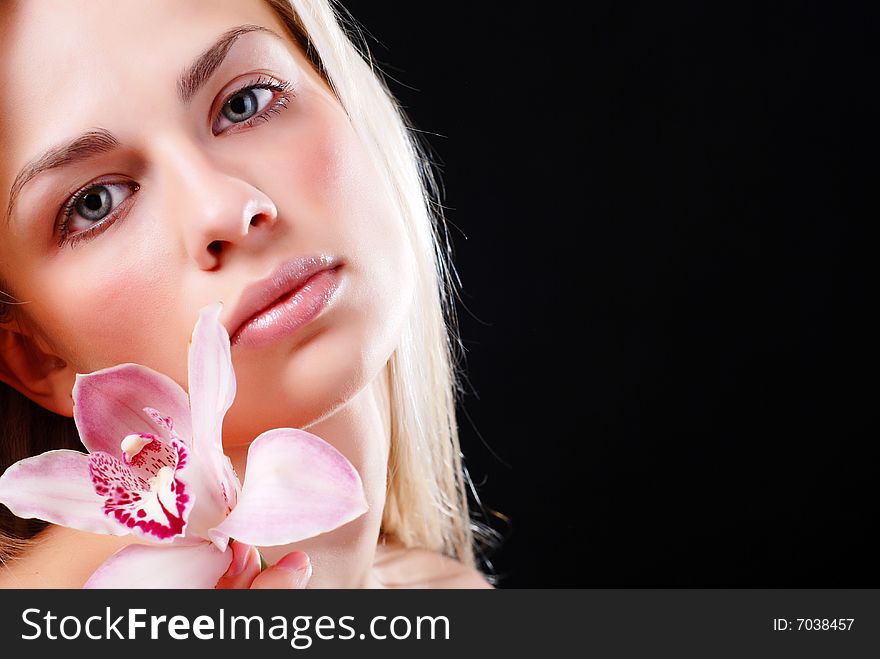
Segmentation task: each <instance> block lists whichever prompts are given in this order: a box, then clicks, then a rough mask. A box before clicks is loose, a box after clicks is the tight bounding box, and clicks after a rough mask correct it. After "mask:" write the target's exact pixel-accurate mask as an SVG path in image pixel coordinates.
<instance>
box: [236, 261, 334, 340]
mask: <svg viewBox="0 0 880 659" xmlns="http://www.w3.org/2000/svg"><path fill="white" fill-rule="evenodd" d="M341 265H342V263H341V262H340V261H339V260H338V259H336V258H334V257H332V256H328V255H326V254H320V255H318V256H304V257H300V258H297V259H293V260H291V261H285V262H284V263H282V264H281V265H279V266H278V267H277V268H275V270H274V271H273V272H272V274H270V275H269V276H268V277H266V278H265V279H261V280H259V281H256V282H254V283H252V284H250V285H249V286H248V287H247V288H245V289H244V291H243V292H242V294H241V297H240V298H239V301H238V304H237V305H236V306H235V308H234V309H233V310H232V313H231V314H230V315H229V318H228V320H227V322H226V323H224V324H225V325H226V328H227V331H228V332H229V338H230V341H231V343H232V345H233V346H234V345H235V344H236V339H237V338H238V335H239V333H240V332H241V330H242V328H243V327H244V325H245V324H246V323H248V322H249V321H250V320H252V319H253V318H254V317H255V316H259V315H260V314H261V313H263V312H264V311H267V310H268V309H269V308H270V307H272V306H274V305H275V303H276V302H279V301H281V299H282V298H286V297H288V296H289V295H291V294H292V293H294V292H295V291H297V290H298V289H300V288H302V286H303V285H304V284H305V283H306V282H307V281H308V280H309V279H311V278H312V277H314V276H315V275H316V274H318V273H320V272H324V271H325V270H333V269H335V268H338V267H339V266H341Z"/></svg>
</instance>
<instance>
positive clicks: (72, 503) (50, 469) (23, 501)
mask: <svg viewBox="0 0 880 659" xmlns="http://www.w3.org/2000/svg"><path fill="white" fill-rule="evenodd" d="M0 503H2V504H3V505H5V506H6V507H7V508H9V510H10V511H12V513H13V514H15V515H17V516H18V517H21V518H23V519H28V518H31V517H36V518H37V519H42V520H44V521H46V522H51V523H53V524H59V525H61V526H68V527H70V528H72V529H79V530H81V531H89V532H91V533H102V534H108V535H126V534H127V533H128V532H129V530H128V529H127V528H126V527H125V526H122V525H120V524H119V523H117V522H116V521H115V520H113V519H111V518H109V517H107V516H106V515H105V514H104V499H103V498H102V497H100V496H98V495H97V494H96V493H95V488H94V487H93V486H92V479H91V477H90V475H89V456H88V455H86V454H85V453H79V452H78V451H70V450H67V449H62V450H57V451H47V452H46V453H41V454H40V455H36V456H34V457H32V458H26V459H24V460H21V461H19V462H16V463H15V464H14V465H12V466H11V467H9V468H8V469H7V470H6V471H5V472H4V474H3V475H2V476H0Z"/></svg>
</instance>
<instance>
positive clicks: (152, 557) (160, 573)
mask: <svg viewBox="0 0 880 659" xmlns="http://www.w3.org/2000/svg"><path fill="white" fill-rule="evenodd" d="M231 562H232V550H229V551H226V552H221V551H218V550H217V549H216V548H215V547H214V545H212V544H210V543H207V542H203V543H200V544H198V545H192V546H188V547H176V546H175V547H168V546H164V547H151V546H149V545H127V546H125V547H123V548H122V549H120V550H119V551H118V552H116V553H115V554H113V556H111V557H110V558H108V559H107V560H106V561H104V563H103V564H102V565H101V566H100V567H99V568H98V569H97V570H95V572H94V573H93V574H92V576H91V577H89V580H88V581H87V582H86V583H85V585H84V586H83V588H214V586H216V585H217V581H218V580H219V579H220V577H222V576H223V574H224V573H225V572H226V570H227V569H229V564H230V563H231Z"/></svg>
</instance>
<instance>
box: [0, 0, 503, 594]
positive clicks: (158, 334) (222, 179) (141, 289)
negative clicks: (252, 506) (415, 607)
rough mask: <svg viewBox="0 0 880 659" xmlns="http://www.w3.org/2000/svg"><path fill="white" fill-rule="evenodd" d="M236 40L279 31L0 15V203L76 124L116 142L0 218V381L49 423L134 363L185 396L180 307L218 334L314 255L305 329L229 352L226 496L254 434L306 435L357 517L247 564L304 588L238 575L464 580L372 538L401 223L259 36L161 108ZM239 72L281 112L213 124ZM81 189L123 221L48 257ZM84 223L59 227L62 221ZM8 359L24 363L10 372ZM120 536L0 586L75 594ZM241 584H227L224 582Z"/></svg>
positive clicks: (29, 568)
mask: <svg viewBox="0 0 880 659" xmlns="http://www.w3.org/2000/svg"><path fill="white" fill-rule="evenodd" d="M246 24H253V25H260V26H263V27H266V28H269V29H271V30H273V31H275V32H276V33H278V34H279V35H285V30H284V27H283V25H282V23H281V22H280V20H279V19H278V18H277V17H276V16H275V14H274V13H272V11H271V10H270V9H269V8H268V7H267V6H266V5H265V4H263V3H262V2H259V1H258V0H252V1H247V0H243V1H241V2H234V3H226V2H224V3H216V2H213V1H197V2H185V3H180V2H178V1H176V0H154V1H151V2H150V4H149V11H146V10H145V7H144V5H143V3H142V2H137V1H133V0H126V1H124V2H121V1H120V0H70V1H66V2H64V3H57V2H53V1H52V0H28V1H26V2H4V3H3V8H2V12H0V36H2V39H0V44H2V45H0V49H2V60H0V61H2V62H3V64H2V67H0V75H2V86H3V88H4V89H6V90H9V92H10V93H7V94H5V95H4V97H3V99H2V100H0V103H2V105H3V107H2V118H3V119H2V121H0V149H2V153H3V154H4V159H3V161H2V164H0V208H3V209H5V208H6V206H7V204H8V202H9V189H10V185H11V184H12V181H13V179H14V177H15V175H16V173H17V172H18V171H19V169H20V168H21V167H22V166H23V165H24V164H25V163H26V162H29V161H31V160H32V159H33V158H35V157H36V156H37V155H39V154H41V153H42V152H43V151H45V150H46V149H47V148H49V147H52V146H54V145H57V144H59V143H62V142H64V141H66V140H68V139H70V138H72V137H74V136H76V135H78V134H80V133H81V132H83V131H86V130H94V129H95V128H103V129H106V130H109V131H111V132H112V133H113V134H115V135H116V136H118V138H119V139H120V141H121V142H122V145H123V146H122V148H121V149H120V150H119V151H118V152H115V153H111V154H103V155H101V156H99V157H97V158H95V159H93V160H90V161H88V162H87V163H80V164H76V165H72V166H70V167H66V168H57V169H53V170H51V171H49V172H46V173H44V174H42V175H41V176H39V177H38V178H36V179H33V180H32V181H30V182H29V183H28V184H27V185H26V186H25V187H24V188H23V189H22V191H21V193H20V195H19V196H18V200H17V204H16V210H15V213H14V214H13V217H12V218H11V221H10V222H9V224H8V225H7V224H6V223H5V222H3V220H2V218H0V278H2V279H4V280H5V282H6V283H7V284H8V290H9V292H11V293H12V294H14V295H15V297H16V298H17V299H18V300H20V301H23V302H25V304H23V305H22V306H20V307H19V310H20V311H22V312H23V313H22V314H21V315H20V320H21V321H22V322H16V323H8V324H6V325H4V326H0V338H2V339H3V341H2V342H0V345H4V346H6V348H5V352H3V353H0V362H2V368H0V377H2V379H3V380H4V381H6V382H7V383H8V384H11V385H12V386H14V387H16V388H17V389H19V390H20V391H22V392H23V393H25V395H28V396H29V397H31V398H32V399H33V400H36V401H37V402H39V403H40V404H41V405H43V406H44V407H47V408H48V409H51V410H53V411H55V412H57V413H59V414H63V415H66V416H71V415H72V401H71V397H70V391H71V388H72V386H73V382H74V376H75V374H76V373H78V372H79V373H88V372H91V371H94V370H97V369H100V368H105V367H109V366H113V365H115V364H119V363H124V362H136V363H140V364H143V365H145V366H148V367H150V368H152V369H155V370H157V371H159V372H162V373H165V374H167V375H168V376H170V377H172V378H173V379H175V380H176V381H177V382H178V383H179V384H181V386H184V387H185V386H186V351H187V346H188V340H189V337H190V334H191V332H192V328H193V325H194V323H195V320H196V318H197V315H198V311H199V309H200V308H202V307H203V306H205V305H207V304H209V303H211V302H213V301H216V300H221V301H223V302H224V312H223V314H222V316H221V321H224V322H227V323H228V318H229V315H230V314H231V312H232V309H233V308H234V307H235V304H236V303H237V301H238V300H239V298H240V296H241V294H242V291H243V290H244V289H245V287H246V286H247V285H248V284H251V283H252V282H254V281H257V280H259V279H263V278H265V277H267V276H268V275H269V274H270V273H271V272H272V271H273V270H274V269H275V268H276V267H277V266H278V265H279V264H281V263H282V262H284V261H287V260H289V259H291V258H295V257H299V256H303V255H318V254H327V255H331V256H333V257H335V258H337V259H339V260H340V261H341V262H342V264H343V265H342V268H341V269H340V271H339V273H340V275H341V286H340V289H339V291H338V292H337V295H336V297H335V300H334V302H333V304H332V305H331V306H330V307H328V308H327V309H325V311H324V313H323V314H322V315H321V316H320V317H318V318H317V319H316V320H314V321H313V322H311V323H310V324H309V325H307V326H305V327H303V328H301V329H300V330H299V331H297V332H295V333H293V334H291V335H288V336H286V337H284V338H283V339H281V340H279V341H277V342H275V343H273V344H271V345H269V346H266V347H261V348H240V347H237V346H236V347H234V348H233V366H234V368H235V373H236V379H237V382H238V393H237V396H236V400H235V403H234V404H233V406H232V408H231V409H230V411H229V413H228V414H227V416H226V418H225V421H224V433H223V441H224V447H225V450H226V452H227V454H228V455H229V456H230V458H231V459H232V461H233V465H234V467H235V469H236V471H237V472H238V474H239V477H240V478H241V479H242V480H243V479H244V476H245V458H246V452H247V447H248V444H249V442H250V441H252V439H253V438H255V437H256V436H257V435H258V434H260V433H261V432H263V431H265V430H268V429H271V428H276V427H300V428H304V429H307V430H309V431H310V432H313V433H315V434H317V435H318V436H320V437H322V438H323V439H325V440H326V441H328V442H330V443H331V444H333V445H334V446H335V447H336V448H337V449H338V450H339V451H340V452H342V453H343V454H344V455H345V456H346V457H347V458H348V460H349V461H350V462H351V463H352V464H353V465H354V466H355V468H356V469H357V470H358V472H359V473H360V475H361V478H362V480H363V482H364V487H365V491H366V495H367V501H368V503H369V505H370V510H369V512H368V513H367V514H365V515H363V516H362V517H360V518H358V519H357V520H355V521H353V522H350V523H349V524H346V525H344V526H343V527H341V528H339V529H337V530H335V531H333V532H330V533H325V534H322V535H320V536H318V537H316V538H313V539H310V540H307V541H304V542H301V543H297V544H296V545H289V546H285V547H276V548H272V549H270V550H267V552H266V553H265V556H266V559H267V560H268V562H269V563H273V562H275V561H277V560H279V559H281V558H282V557H284V556H285V555H287V556H288V557H289V560H288V562H290V561H293V562H294V563H297V561H298V560H299V559H297V556H301V554H300V552H304V553H305V554H306V555H307V558H308V561H307V562H308V574H307V575H305V576H304V575H303V573H301V572H300V573H297V574H296V575H295V576H293V577H291V576H290V574H289V573H290V572H291V571H290V570H289V569H288V568H284V567H281V566H280V565H279V566H278V567H276V568H274V570H275V571H272V572H270V573H269V576H266V575H265V574H264V575H261V576H260V579H261V580H263V582H266V581H268V582H270V583H276V584H278V583H282V584H287V585H284V586H277V585H276V586H275V587H304V586H305V584H306V583H308V585H309V587H385V586H392V587H394V586H412V585H414V584H415V585H424V586H427V585H430V584H437V585H447V586H448V585H453V586H462V587H464V586H481V585H486V582H485V581H484V580H483V579H482V577H481V576H479V575H478V574H477V573H476V572H473V571H471V570H469V569H466V568H464V567H463V566H461V565H459V564H457V563H455V562H454V561H451V560H449V559H444V558H442V557H439V556H437V555H435V554H432V553H431V552H426V551H422V550H405V549H404V548H403V547H402V546H400V545H399V544H396V543H394V542H393V541H390V540H385V541H384V542H383V539H381V538H380V537H379V527H380V522H381V516H382V509H383V506H384V501H385V485H386V482H385V477H386V465H387V463H388V450H389V437H390V403H389V393H388V378H387V365H388V360H389V358H390V357H391V355H392V353H393V351H394V348H395V347H396V345H397V343H398V341H399V338H400V333H401V329H402V326H403V323H404V321H405V319H406V317H407V315H408V314H409V313H411V312H412V309H411V300H412V290H411V284H410V282H412V281H414V277H413V274H412V273H413V268H414V265H413V259H412V254H411V252H410V251H409V250H410V247H409V245H408V243H407V241H406V238H405V234H404V227H403V220H402V218H401V217H400V215H399V212H398V211H397V209H396V207H395V205H394V204H393V203H392V202H391V200H390V196H389V195H388V194H387V192H386V190H385V188H384V186H383V184H382V180H381V178H380V176H379V174H378V172H377V170H376V168H375V167H374V166H373V164H372V162H371V161H370V159H369V158H368V156H367V151H366V149H365V147H364V146H363V144H362V142H361V141H360V140H359V138H358V136H357V135H356V133H355V132H354V130H353V129H352V127H351V124H350V122H349V120H348V117H347V115H346V113H345V111H344V110H343V108H342V107H341V105H340V104H339V103H338V101H337V100H336V99H335V97H334V95H333V93H332V92H331V90H330V89H329V88H328V87H327V85H326V84H325V83H324V82H323V80H322V79H321V78H320V76H318V75H317V74H316V73H315V72H314V71H313V69H312V68H311V66H310V65H309V63H308V60H307V59H306V58H305V56H304V55H303V53H302V52H301V51H300V49H299V48H298V46H296V45H295V44H294V43H292V42H291V41H289V40H287V39H285V40H279V39H276V38H275V37H273V36H271V35H267V34H264V33H260V32H251V33H248V34H245V35H243V36H242V37H240V38H239V39H238V41H237V42H236V43H235V45H233V47H232V49H231V50H230V51H229V53H228V55H227V57H226V59H225V61H224V63H223V64H222V65H221V66H220V67H219V68H218V69H217V70H216V71H215V72H214V74H213V75H212V76H211V78H210V79H209V81H208V82H207V84H206V85H205V86H204V87H203V88H202V89H201V90H200V91H199V92H198V93H197V94H196V95H195V96H194V97H193V99H192V101H191V102H190V104H189V105H183V104H181V102H180V100H179V99H178V97H177V94H176V80H177V77H178V75H179V74H180V72H181V71H182V70H183V68H184V67H186V66H187V65H188V64H189V63H190V62H191V61H192V60H193V59H194V58H195V57H196V56H198V55H199V54H201V53H202V52H203V51H204V50H205V49H206V48H207V47H208V46H209V45H211V44H213V43H214V41H215V40H216V39H217V37H218V36H219V35H221V34H222V33H224V32H226V31H227V30H229V29H230V28H234V27H237V26H240V25H246ZM95 34H99V35H100V38H92V37H91V35H95ZM85 35H90V36H88V37H87V36H85ZM157 44H161V47H157ZM72 53H75V56H71V54H72ZM47 72H51V73H47ZM259 76H262V78H263V79H270V80H273V81H279V82H280V81H289V82H290V83H292V84H293V85H294V88H295V96H294V97H293V98H291V99H290V101H289V103H288V106H287V107H286V108H282V109H280V112H278V113H277V114H272V115H267V116H268V121H265V122H258V123H256V124H255V125H253V126H249V127H243V126H241V125H237V124H236V123H234V122H233V121H231V120H230V119H228V118H220V119H218V118H217V117H218V116H221V117H222V115H221V108H223V107H224V104H225V103H226V102H227V101H228V100H229V99H230V98H231V96H232V94H233V93H234V92H236V91H237V90H238V89H239V88H240V87H242V86H245V85H247V84H252V83H253V82H255V81H256V79H257V77H259ZM273 94H274V93H273ZM276 96H277V95H276ZM239 98H240V97H239ZM258 99H260V106H259V108H258V109H257V111H256V112H254V113H253V114H255V115H259V114H262V113H264V112H265V111H266V110H267V109H268V108H269V107H271V106H272V105H274V103H273V102H272V101H273V100H274V97H273V96H270V92H266V93H265V94H263V95H261V96H258ZM267 99H268V100H267ZM217 122H219V123H217ZM218 127H219V131H220V132H219V134H215V132H217V128H218ZM93 182H96V183H103V184H110V183H112V184H114V187H112V188H108V189H109V191H110V192H111V194H114V195H115V196H116V198H115V199H114V202H113V204H114V206H116V205H117V204H118V206H119V207H120V208H122V207H125V208H126V209H127V210H126V211H125V212H124V213H121V214H120V217H119V219H117V220H116V221H115V222H113V223H112V224H111V225H108V228H107V229H106V231H103V232H101V233H100V234H97V233H96V234H93V235H94V237H92V238H91V239H88V240H80V241H78V242H76V243H75V244H73V245H71V244H65V245H62V246H60V247H59V245H58V240H59V234H58V231H57V230H56V229H57V227H56V224H57V221H58V217H59V211H60V209H61V208H62V206H63V205H64V203H65V201H66V200H67V199H68V198H69V196H70V194H71V193H72V192H74V191H76V190H78V189H80V188H81V187H82V186H85V185H87V184H90V183H93ZM131 182H136V183H137V184H138V185H139V189H137V191H132V189H131V188H128V187H126V184H127V183H131ZM98 221H100V220H98ZM95 223H96V222H95V221H94V220H89V219H87V218H82V217H77V216H76V214H75V215H74V220H73V221H72V222H71V224H69V227H70V230H71V233H76V232H82V231H86V230H88V228H89V227H90V226H93V225H94V224H95ZM227 329H229V330H230V331H232V330H234V328H231V327H229V326H228V324H227ZM24 352H27V353H28V354H29V355H30V356H31V357H30V358H29V359H28V360H21V359H16V356H17V355H21V354H24ZM25 364H26V365H25ZM269 385H271V386H269ZM126 542H128V540H127V539H125V538H122V539H120V538H109V537H101V536H92V535H90V534H84V533H80V532H77V531H72V530H69V529H61V528H57V527H52V528H50V529H49V530H48V531H47V532H46V534H45V537H44V539H43V540H42V542H41V544H40V545H38V546H37V547H36V548H35V549H34V550H33V551H31V552H30V553H29V554H28V555H27V556H26V557H25V558H23V559H21V560H20V561H17V562H16V563H15V564H14V565H11V566H10V567H9V568H8V569H9V571H12V572H13V573H14V574H12V575H7V576H6V577H4V578H5V579H6V585H13V586H23V585H40V584H43V585H58V586H62V587H63V586H73V587H75V586H77V585H81V583H83V582H84V581H85V578H87V576H88V575H89V574H90V573H91V570H93V569H94V567H96V566H97V565H98V564H100V563H101V562H102V561H103V560H105V559H106V558H107V557H108V556H109V555H110V554H112V553H113V552H114V551H116V550H117V549H118V548H119V547H120V546H122V545H123V544H124V543H126ZM291 552H293V553H292V554H291ZM62 555H63V557H64V560H63V561H62V560H60V558H58V557H60V556H62ZM291 556H292V557H293V558H290V557H291ZM272 575H275V576H272ZM256 579H257V577H256V574H253V573H252V571H251V572H248V571H247V570H246V573H245V575H244V576H239V577H238V579H237V580H232V581H229V582H228V583H227V586H230V585H231V586H233V587H248V586H249V585H253V584H254V583H256V584H257V585H258V584H259V583H260V581H255V580H256ZM279 580H280V581H279Z"/></svg>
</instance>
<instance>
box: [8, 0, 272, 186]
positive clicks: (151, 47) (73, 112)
mask: <svg viewBox="0 0 880 659" xmlns="http://www.w3.org/2000/svg"><path fill="white" fill-rule="evenodd" d="M246 24H254V25H260V26H263V27H267V28H269V29H272V30H274V31H275V32H276V33H278V34H280V35H284V33H285V32H284V26H283V24H282V23H281V21H280V19H279V18H278V17H277V16H276V15H275V13H274V12H273V11H272V10H271V9H270V8H269V7H268V5H267V4H266V3H265V2H264V1H263V0H231V1H224V2H217V1H216V0H186V1H181V0H149V2H143V0H64V2H57V1H55V0H17V1H10V0H3V2H2V3H0V85H2V89H4V90H5V93H4V94H3V95H0V117H2V120H0V146H2V148H3V150H4V152H5V153H6V154H7V155H12V158H11V159H12V160H13V161H14V163H16V164H19V165H20V164H21V162H22V159H23V158H27V157H29V156H31V155H33V154H35V153H37V152H40V151H42V150H44V148H45V147H48V146H50V145H52V144H55V143H57V142H59V141H61V140H63V139H65V138H69V137H70V136H72V135H74V134H76V133H79V132H81V131H83V130H87V129H89V128H91V127H94V126H96V125H104V126H107V127H108V128H111V127H112V126H113V124H114V123H119V120H120V118H124V117H126V116H129V117H132V116H137V117H142V116H144V115H145V114H146V113H145V109H146V108H144V101H145V99H150V100H153V101H155V102H156V103H157V104H160V103H168V104H170V103H177V100H176V89H175V84H176V80H177V76H178V75H179V73H180V72H181V71H182V70H183V69H184V68H185V67H186V66H187V65H188V64H189V63H190V62H191V61H192V60H193V59H195V58H196V57H197V56H198V55H199V54H200V53H202V52H203V51H204V50H205V49H206V48H207V47H208V46H210V45H211V44H213V42H214V41H215V40H216V38H217V37H218V36H219V35H221V34H222V33H224V32H226V31H227V30H229V29H230V28H232V27H236V26H239V25H246ZM245 36H246V38H243V39H242V40H241V41H242V42H243V43H244V42H247V43H254V40H252V39H249V38H247V37H253V36H255V35H245ZM256 42H257V43H259V42H260V38H259V37H257V40H256ZM262 42H263V43H265V39H263V40H262ZM241 47H243V46H242V45H239V46H237V48H241ZM254 47H256V46H254ZM8 169H9V159H7V161H6V163H5V164H4V166H3V172H2V173H3V177H2V178H4V179H8V178H9V177H10V175H11V174H10V173H9V171H8Z"/></svg>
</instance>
